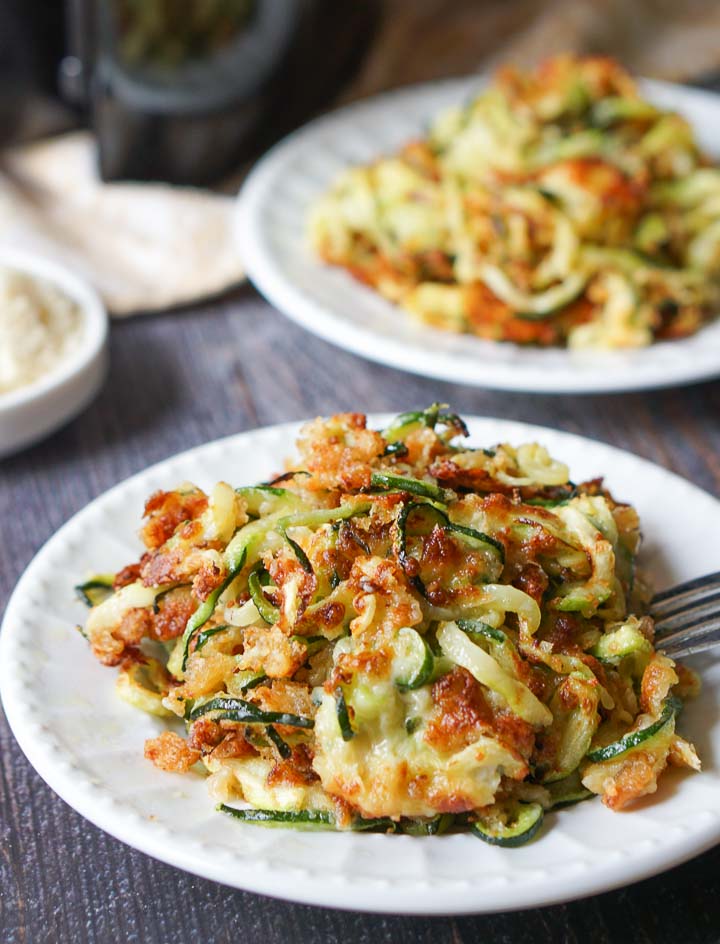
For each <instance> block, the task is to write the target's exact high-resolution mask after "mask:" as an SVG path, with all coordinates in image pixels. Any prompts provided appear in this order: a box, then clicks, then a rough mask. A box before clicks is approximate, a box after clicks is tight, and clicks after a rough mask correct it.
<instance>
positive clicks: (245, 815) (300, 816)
mask: <svg viewBox="0 0 720 944" xmlns="http://www.w3.org/2000/svg"><path fill="white" fill-rule="evenodd" d="M215 809H216V810H217V811H218V812H220V813H227V814H229V815H230V816H233V817H234V818H235V819H239V820H240V821H241V822H243V823H252V824H253V825H255V826H296V827H298V828H301V829H302V828H306V829H308V828H315V829H335V828H336V823H335V817H334V816H333V814H332V813H329V812H328V811H327V810H255V809H248V810H239V809H237V808H236V807H234V806H228V805H227V804H226V803H218V805H217V806H216V807H215Z"/></svg>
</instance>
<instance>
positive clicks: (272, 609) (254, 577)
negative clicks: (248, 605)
mask: <svg viewBox="0 0 720 944" xmlns="http://www.w3.org/2000/svg"><path fill="white" fill-rule="evenodd" d="M263 569H264V568H263V566H262V564H261V565H260V566H259V567H256V568H255V569H253V570H251V571H250V573H249V575H248V590H249V591H250V599H251V600H252V601H253V603H254V604H255V608H256V609H257V611H258V613H259V614H260V616H261V617H262V618H263V619H264V620H265V622H266V623H267V624H268V625H269V626H272V625H273V624H274V623H277V621H278V620H279V619H280V610H279V609H278V608H277V607H276V606H273V605H272V603H271V602H270V601H269V600H268V598H267V597H266V596H265V593H264V592H263V588H262V585H261V583H260V572H261V571H262V570H263Z"/></svg>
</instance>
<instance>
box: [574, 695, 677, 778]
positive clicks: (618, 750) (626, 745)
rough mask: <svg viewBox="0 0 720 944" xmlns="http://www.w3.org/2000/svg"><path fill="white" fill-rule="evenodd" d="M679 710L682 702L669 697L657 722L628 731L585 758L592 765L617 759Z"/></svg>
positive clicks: (589, 752) (659, 728)
mask: <svg viewBox="0 0 720 944" xmlns="http://www.w3.org/2000/svg"><path fill="white" fill-rule="evenodd" d="M681 708H682V702H681V701H680V700H679V699H678V698H673V697H672V696H671V697H670V698H667V699H665V705H664V707H663V710H662V712H661V714H660V717H659V718H658V719H657V721H653V723H652V724H649V725H648V726H647V727H646V728H640V730H639V731H629V732H628V733H627V734H624V735H623V736H622V737H621V738H620V739H619V740H618V741H613V743H612V744H607V745H606V746H605V747H596V748H595V750H592V751H588V753H587V754H586V755H585V756H586V757H587V759H588V760H589V761H591V762H592V763H599V762H600V761H603V760H610V759H611V758H613V757H619V756H620V755H621V754H625V753H627V751H629V750H632V748H633V747H637V746H638V745H639V744H642V743H643V741H647V739H648V738H651V737H652V736H653V734H657V733H658V731H660V730H661V729H662V728H664V727H665V725H666V724H667V723H668V722H669V721H670V720H671V719H672V718H674V717H675V715H676V714H678V712H679V711H680V709H681Z"/></svg>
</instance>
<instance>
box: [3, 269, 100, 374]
mask: <svg viewBox="0 0 720 944" xmlns="http://www.w3.org/2000/svg"><path fill="white" fill-rule="evenodd" d="M82 333H83V322H82V314H81V311H80V308H79V307H78V305H77V304H76V303H75V302H74V301H72V300H71V299H70V298H68V296H67V295H65V294H64V293H63V292H62V291H60V290H59V289H57V288H56V287H55V286H54V285H52V284H51V283H50V282H46V281H44V280H42V279H37V278H34V277H33V276H31V275H27V274H25V273H24V272H18V271H16V270H14V269H6V268H1V267H0V393H8V392H9V391H11V390H17V389H18V388H19V387H25V386H28V385H29V384H31V383H33V382H35V381H37V380H39V379H40V378H42V377H44V376H46V375H47V374H49V373H52V372H53V371H54V370H56V369H57V367H58V365H59V364H60V363H61V362H62V361H63V360H65V359H66V358H67V357H68V356H69V355H70V354H71V353H72V351H73V349H74V348H75V347H76V346H77V344H78V342H79V340H80V338H81V336H82Z"/></svg>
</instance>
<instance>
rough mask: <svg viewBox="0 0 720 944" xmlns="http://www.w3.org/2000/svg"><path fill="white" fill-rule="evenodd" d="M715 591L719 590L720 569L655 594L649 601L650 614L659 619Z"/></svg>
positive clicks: (697, 601)
mask: <svg viewBox="0 0 720 944" xmlns="http://www.w3.org/2000/svg"><path fill="white" fill-rule="evenodd" d="M717 591H720V571H716V572H715V573H713V574H706V575H705V576H704V577H696V578H695V579H694V580H688V581H686V582H685V583H681V584H678V586H676V587H671V588H670V589H669V590H663V591H662V592H661V593H657V594H655V596H654V597H653V599H652V601H651V602H650V615H651V616H653V617H654V618H655V619H658V620H659V619H660V618H661V617H664V616H667V615H669V614H670V613H674V612H676V611H679V610H681V609H685V608H687V607H689V606H693V605H695V604H696V603H699V602H700V601H702V600H705V599H706V598H707V597H708V596H710V595H711V594H713V593H715V592H717Z"/></svg>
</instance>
